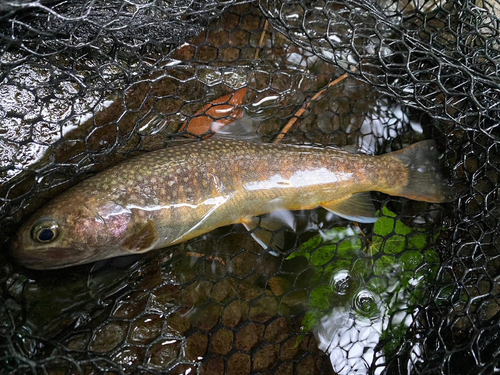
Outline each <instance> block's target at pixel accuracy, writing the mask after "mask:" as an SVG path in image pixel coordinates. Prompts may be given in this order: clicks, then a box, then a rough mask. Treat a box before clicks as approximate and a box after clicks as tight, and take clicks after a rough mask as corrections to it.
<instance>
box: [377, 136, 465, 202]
mask: <svg viewBox="0 0 500 375" xmlns="http://www.w3.org/2000/svg"><path fill="white" fill-rule="evenodd" d="M384 156H387V157H393V158H396V159H397V160H399V161H400V162H401V163H403V165H404V166H405V167H406V168H408V171H409V177H408V183H407V184H406V186H404V187H403V188H402V189H401V190H400V191H399V192H398V193H397V195H399V196H402V197H406V198H410V199H414V200H417V201H424V202H433V203H442V202H450V201H452V200H454V199H455V197H456V191H455V189H454V188H453V187H452V186H451V185H450V184H449V183H448V182H447V181H446V180H445V179H443V177H442V176H441V174H440V173H439V163H438V156H439V154H438V151H437V148H436V143H435V142H434V141H431V140H428V141H422V142H418V143H415V144H413V145H411V146H408V147H406V148H404V149H402V150H400V151H396V152H392V153H390V154H388V155H384Z"/></svg>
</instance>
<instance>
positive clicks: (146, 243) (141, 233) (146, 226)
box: [122, 220, 158, 253]
mask: <svg viewBox="0 0 500 375" xmlns="http://www.w3.org/2000/svg"><path fill="white" fill-rule="evenodd" d="M129 230H130V234H129V235H128V236H127V237H126V238H125V241H124V242H123V243H122V249H123V250H125V251H128V252H131V253H143V252H145V251H148V250H151V249H152V248H153V246H154V245H155V244H156V242H157V241H158V232H157V231H156V227H155V225H154V223H153V222H152V221H151V220H147V221H144V222H139V223H133V224H132V227H131V228H129Z"/></svg>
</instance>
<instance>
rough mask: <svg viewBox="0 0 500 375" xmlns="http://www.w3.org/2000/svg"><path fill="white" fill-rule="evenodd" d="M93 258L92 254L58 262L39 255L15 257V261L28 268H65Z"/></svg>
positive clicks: (87, 261) (90, 260)
mask: <svg viewBox="0 0 500 375" xmlns="http://www.w3.org/2000/svg"><path fill="white" fill-rule="evenodd" d="M93 258H95V256H94V255H92V256H89V257H86V258H78V259H77V260H74V261H61V262H59V263H57V262H53V261H52V260H48V259H47V258H40V257H23V258H15V260H16V262H17V263H18V264H20V265H22V266H23V267H26V268H30V269H33V270H55V269H59V268H66V267H72V266H78V265H81V264H83V263H91V262H92V261H94V260H97V259H93Z"/></svg>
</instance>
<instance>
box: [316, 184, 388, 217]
mask: <svg viewBox="0 0 500 375" xmlns="http://www.w3.org/2000/svg"><path fill="white" fill-rule="evenodd" d="M321 207H323V208H325V209H327V210H328V211H330V212H333V213H334V214H337V215H339V216H341V217H343V218H345V219H347V220H352V221H357V222H359V223H374V222H376V221H377V219H378V218H377V215H376V212H375V207H373V203H372V198H371V195H370V193H369V192H363V193H357V194H352V195H350V196H348V197H346V198H344V199H338V200H335V201H331V202H328V203H323V204H322V205H321Z"/></svg>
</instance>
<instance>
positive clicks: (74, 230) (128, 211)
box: [10, 136, 453, 269]
mask: <svg viewBox="0 0 500 375" xmlns="http://www.w3.org/2000/svg"><path fill="white" fill-rule="evenodd" d="M438 156H439V154H438V151H437V148H436V143H435V142H434V141H432V140H427V141H421V142H418V143H415V144H413V145H410V146H408V147H406V148H404V149H402V150H399V151H395V152H391V153H387V154H384V155H378V156H373V155H366V154H359V153H357V154H356V153H349V152H347V151H344V150H341V149H333V148H321V147H312V146H301V145H287V144H268V143H262V142H255V141H254V140H251V139H238V138H235V137H224V136H220V137H218V136H214V137H213V138H210V139H207V140H203V141H201V142H192V143H185V144H179V145H175V146H172V147H169V148H166V149H161V150H157V151H153V152H149V153H145V154H142V155H139V156H136V157H134V158H131V159H129V160H127V161H125V162H123V163H120V164H117V165H116V166H112V167H110V168H109V169H106V170H104V171H102V172H100V173H98V174H96V175H95V176H93V177H90V178H88V179H87V180H84V181H82V182H80V183H79V184H77V185H75V186H73V187H72V188H70V189H68V190H66V191H65V192H63V193H62V194H61V195H59V196H57V197H55V198H54V199H53V200H51V201H49V203H47V204H46V205H45V206H43V207H42V208H40V209H39V210H38V211H36V212H35V213H34V214H33V215H32V216H31V217H30V218H29V219H28V220H27V221H26V222H25V223H24V224H23V225H22V226H21V227H20V229H19V231H18V233H17V235H16V236H15V238H14V240H13V241H12V245H11V249H10V250H11V255H12V257H13V258H14V259H15V260H16V261H17V262H18V263H19V264H21V265H23V266H25V267H28V268H32V269H56V268H62V267H68V266H74V265H79V264H85V263H90V262H94V261H98V260H102V259H106V258H111V257H116V256H122V255H130V254H139V253H144V252H147V251H150V250H154V249H160V248H165V247H168V246H172V245H175V244H179V243H182V242H185V241H188V240H190V239H192V238H195V237H198V236H200V235H203V234H205V233H208V232H210V231H212V230H214V229H216V228H219V227H222V226H226V225H231V224H238V223H239V224H243V225H244V226H245V227H246V228H247V229H248V230H249V231H250V232H251V234H252V236H253V237H254V238H255V239H256V240H257V241H258V242H259V243H260V244H261V245H263V246H270V243H269V239H270V236H269V233H270V232H269V231H267V230H266V227H265V226H264V228H262V227H259V219H258V217H259V216H261V215H264V214H267V213H272V212H282V211H284V210H286V211H285V212H288V211H295V210H311V209H315V208H317V207H323V208H325V209H326V210H329V211H331V212H333V213H336V214H337V215H339V216H341V217H343V218H345V219H348V220H353V221H356V222H360V223H373V222H375V221H376V220H377V214H376V210H375V208H374V205H373V202H372V199H371V195H370V194H371V193H370V192H371V191H378V192H382V193H385V194H389V195H392V196H400V197H406V198H409V199H412V200H419V201H425V202H433V203H443V202H449V201H451V200H453V193H452V189H451V188H450V184H449V183H448V182H447V181H445V180H444V179H443V178H442V176H441V174H440V173H439V168H438ZM278 216H279V215H278ZM266 233H267V235H266ZM271 234H272V233H271ZM271 237H272V236H271Z"/></svg>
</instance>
